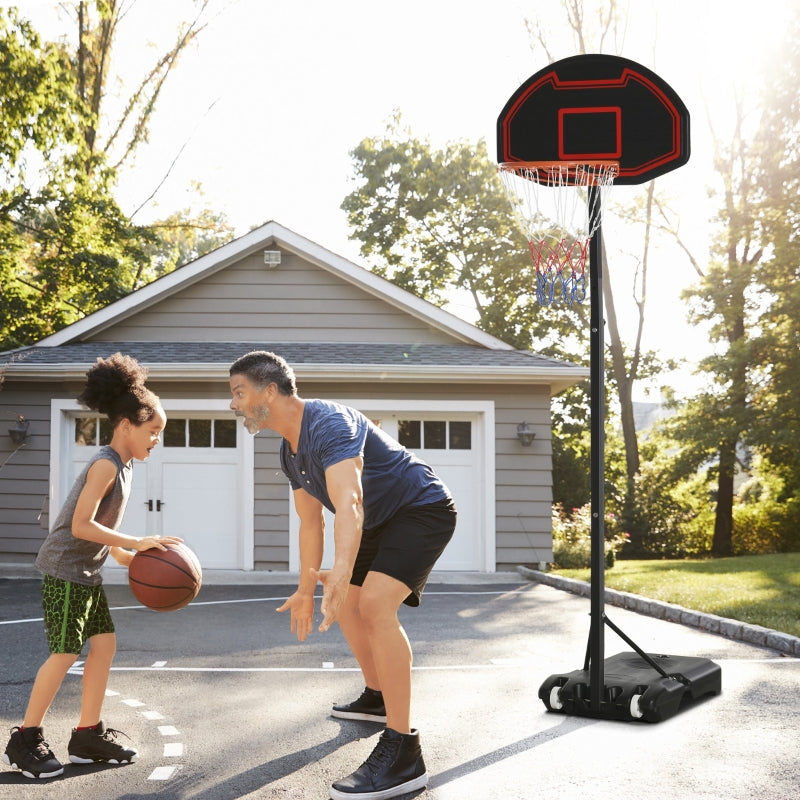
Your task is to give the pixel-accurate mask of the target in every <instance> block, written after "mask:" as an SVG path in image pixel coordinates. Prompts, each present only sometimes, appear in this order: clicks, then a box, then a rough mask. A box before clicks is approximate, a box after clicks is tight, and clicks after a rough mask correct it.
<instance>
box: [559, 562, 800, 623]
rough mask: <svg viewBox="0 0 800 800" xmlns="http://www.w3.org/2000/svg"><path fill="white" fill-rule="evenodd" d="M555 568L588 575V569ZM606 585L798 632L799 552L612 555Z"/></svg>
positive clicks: (584, 577)
mask: <svg viewBox="0 0 800 800" xmlns="http://www.w3.org/2000/svg"><path fill="white" fill-rule="evenodd" d="M554 574H557V575H564V576H565V577H568V578H575V579H577V580H583V581H588V580H589V577H590V573H589V570H588V569H559V570H556V571H554ZM605 580H606V588H608V589H617V590H618V591H622V592H632V593H633V594H638V595H642V596H643V597H649V598H651V599H652V600H662V601H664V602H666V603H675V604H677V605H679V606H683V607H684V608H691V609H694V610H695V611H705V612H707V613H709V614H718V615H719V616H721V617H729V618H731V619H738V620H740V621H742V622H749V623H751V624H753V625H763V626H764V627H765V628H772V629H774V630H778V631H782V632H783V633H788V634H791V635H792V636H800V553H782V554H779V555H767V556H739V557H737V558H719V559H713V560H711V559H709V560H707V561H617V563H616V564H615V565H614V566H613V567H612V568H611V569H609V570H606V576H605Z"/></svg>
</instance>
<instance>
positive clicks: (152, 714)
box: [139, 711, 164, 720]
mask: <svg viewBox="0 0 800 800" xmlns="http://www.w3.org/2000/svg"><path fill="white" fill-rule="evenodd" d="M139 713H140V714H141V715H142V716H143V717H144V718H145V719H150V720H154V719H164V715H163V714H160V713H159V712H158V711H140V712H139Z"/></svg>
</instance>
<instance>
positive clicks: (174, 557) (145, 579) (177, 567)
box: [128, 544, 203, 611]
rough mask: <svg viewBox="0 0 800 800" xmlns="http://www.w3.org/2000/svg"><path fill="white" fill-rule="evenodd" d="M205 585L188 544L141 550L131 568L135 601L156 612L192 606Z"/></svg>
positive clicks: (197, 563) (130, 579) (198, 565)
mask: <svg viewBox="0 0 800 800" xmlns="http://www.w3.org/2000/svg"><path fill="white" fill-rule="evenodd" d="M202 583H203V572H202V570H201V568H200V562H199V561H198V560H197V556H196V555H195V554H194V553H193V552H192V551H191V550H190V549H189V548H188V547H187V546H186V545H185V544H178V545H167V549H166V550H159V549H158V548H157V547H153V548H151V549H150V550H142V551H141V552H138V553H136V555H135V556H134V557H133V561H131V564H130V566H129V567H128V584H129V585H130V587H131V591H132V592H133V594H134V597H135V598H136V599H137V600H138V601H139V602H140V603H142V605H145V606H147V607H148V608H152V609H153V611H177V610H178V609H179V608H183V607H184V606H187V605H189V603H191V602H192V600H194V598H195V597H197V593H198V592H199V591H200V587H201V585H202Z"/></svg>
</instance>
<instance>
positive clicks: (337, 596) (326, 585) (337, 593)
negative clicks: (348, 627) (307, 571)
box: [311, 566, 351, 633]
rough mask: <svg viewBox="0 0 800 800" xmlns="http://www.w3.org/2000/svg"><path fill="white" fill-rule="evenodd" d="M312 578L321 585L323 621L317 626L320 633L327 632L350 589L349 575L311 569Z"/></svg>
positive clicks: (333, 570)
mask: <svg viewBox="0 0 800 800" xmlns="http://www.w3.org/2000/svg"><path fill="white" fill-rule="evenodd" d="M311 572H312V573H313V575H314V577H315V578H316V579H317V580H318V581H319V582H320V583H321V584H322V605H321V606H320V610H321V611H322V615H323V619H322V623H321V624H320V626H319V629H320V631H321V632H322V633H324V632H325V631H327V630H328V628H330V627H331V625H333V623H334V622H335V621H336V617H337V615H338V614H339V609H340V608H341V607H342V603H344V600H345V598H346V597H347V590H348V589H349V588H350V577H351V576H350V574H345V573H343V572H341V571H339V570H337V569H336V567H335V566H334V568H333V569H329V570H325V569H323V570H317V569H312V570H311Z"/></svg>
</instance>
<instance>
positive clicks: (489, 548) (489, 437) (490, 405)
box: [288, 398, 497, 573]
mask: <svg viewBox="0 0 800 800" xmlns="http://www.w3.org/2000/svg"><path fill="white" fill-rule="evenodd" d="M334 402H337V403H341V404H342V405H346V406H351V407H352V408H357V409H358V410H359V411H361V412H362V413H369V412H373V411H375V412H388V411H391V412H392V413H393V414H395V415H397V414H403V413H405V412H415V413H431V414H446V415H451V414H459V413H461V414H477V415H479V416H480V417H481V421H482V424H481V425H480V428H481V429H482V431H481V433H482V439H481V444H482V446H483V453H484V459H483V467H484V468H483V473H482V475H481V479H480V486H478V487H476V491H479V492H481V493H482V495H483V497H484V500H485V502H484V506H483V518H482V519H481V521H480V523H481V524H480V531H481V533H482V536H483V554H482V562H483V564H482V571H484V572H496V571H497V548H496V539H497V528H496V524H495V522H496V516H495V514H496V510H495V413H494V411H495V406H494V402H493V401H491V400H463V401H461V402H458V401H452V400H407V399H403V400H374V399H364V398H355V399H353V398H342V399H339V398H337V399H335V400H334ZM479 435H480V434H479ZM288 495H289V500H288V502H289V515H290V519H293V518H294V517H296V515H297V514H296V512H295V510H294V503H293V502H292V499H291V489H289V491H288ZM299 568H300V548H299V543H298V542H297V537H296V536H292V535H291V525H290V535H289V571H290V572H291V573H296V572H297V571H298V570H299Z"/></svg>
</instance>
